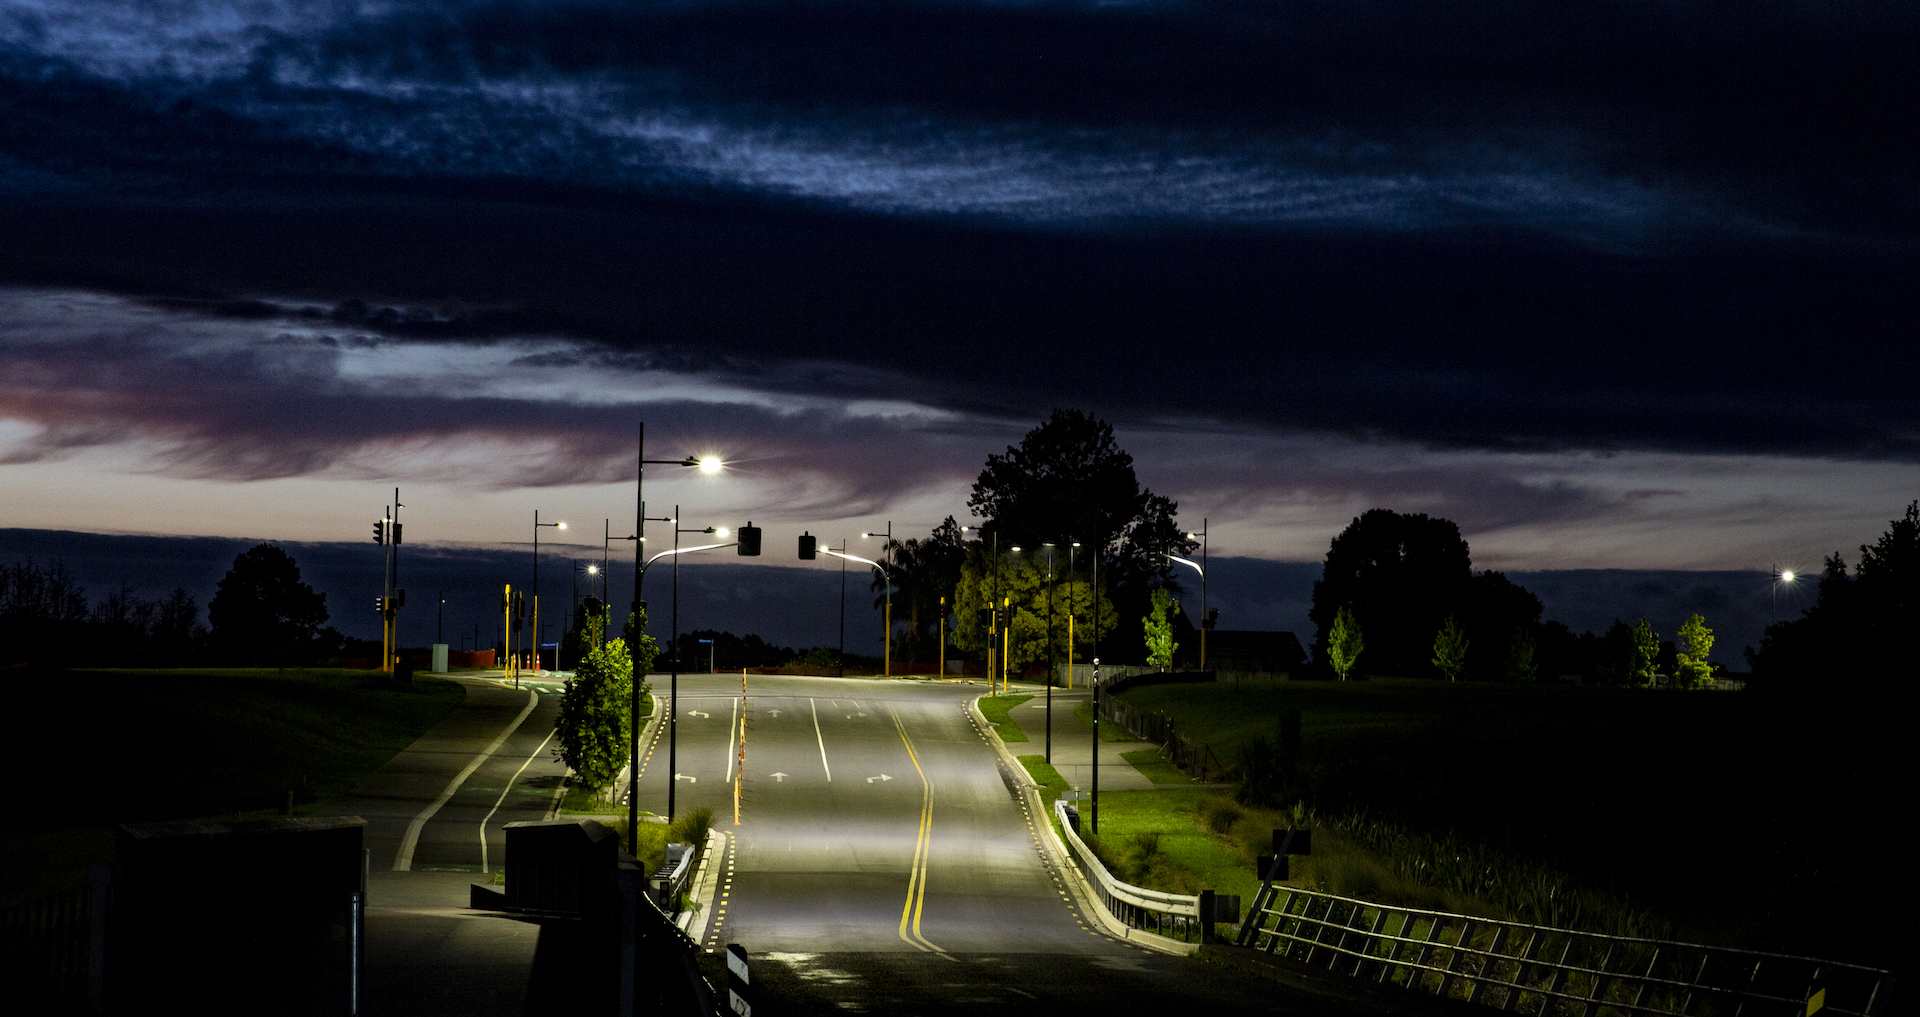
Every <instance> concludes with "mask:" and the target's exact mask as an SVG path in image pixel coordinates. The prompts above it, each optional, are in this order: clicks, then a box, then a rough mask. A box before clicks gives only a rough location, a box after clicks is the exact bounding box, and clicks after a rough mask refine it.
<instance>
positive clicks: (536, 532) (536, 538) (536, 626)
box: [533, 509, 567, 671]
mask: <svg viewBox="0 0 1920 1017" xmlns="http://www.w3.org/2000/svg"><path fill="white" fill-rule="evenodd" d="M542 526H551V527H553V528H554V529H557V530H564V529H566V528H567V524H566V523H564V522H558V523H543V522H541V521H540V510H539V509H534V510H533V669H534V670H535V671H538V670H540V665H541V660H540V527H542ZM554 663H555V664H558V663H559V661H557V660H556V661H554Z"/></svg>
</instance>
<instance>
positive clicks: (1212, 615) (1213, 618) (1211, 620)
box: [1202, 607, 1220, 629]
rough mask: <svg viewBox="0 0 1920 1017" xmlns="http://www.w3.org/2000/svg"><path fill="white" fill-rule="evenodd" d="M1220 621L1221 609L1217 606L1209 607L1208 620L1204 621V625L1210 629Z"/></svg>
mask: <svg viewBox="0 0 1920 1017" xmlns="http://www.w3.org/2000/svg"><path fill="white" fill-rule="evenodd" d="M1219 621H1220V609H1219V608H1217V607H1210V608H1207V620H1206V621H1205V622H1203V623H1202V627H1203V628H1209V629H1210V628H1213V627H1214V626H1215V625H1216V624H1218V623H1219Z"/></svg>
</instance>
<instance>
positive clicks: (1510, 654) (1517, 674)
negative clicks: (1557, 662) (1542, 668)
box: [1507, 628, 1540, 682]
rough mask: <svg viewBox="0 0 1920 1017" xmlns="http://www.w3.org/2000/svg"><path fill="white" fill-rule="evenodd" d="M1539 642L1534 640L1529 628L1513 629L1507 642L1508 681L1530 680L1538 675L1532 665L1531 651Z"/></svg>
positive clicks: (1537, 671)
mask: <svg viewBox="0 0 1920 1017" xmlns="http://www.w3.org/2000/svg"><path fill="white" fill-rule="evenodd" d="M1538 646H1539V644H1538V643H1536V642H1534V639H1533V632H1532V631H1531V630H1529V629H1525V628H1518V629H1514V630H1513V638H1512V640H1510V641H1509V642H1508V643H1507V680H1508V681H1510V682H1530V681H1533V680H1535V679H1536V678H1538V677H1539V676H1540V674H1539V669H1538V668H1536V667H1535V666H1534V663H1533V653H1534V650H1535V649H1536V648H1538Z"/></svg>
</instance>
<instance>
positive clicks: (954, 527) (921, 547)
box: [872, 516, 967, 661]
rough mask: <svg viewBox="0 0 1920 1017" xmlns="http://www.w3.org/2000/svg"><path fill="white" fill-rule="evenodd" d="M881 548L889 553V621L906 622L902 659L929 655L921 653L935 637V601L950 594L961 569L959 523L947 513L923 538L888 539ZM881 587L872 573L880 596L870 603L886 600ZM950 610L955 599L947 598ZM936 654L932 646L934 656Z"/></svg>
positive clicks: (937, 619) (883, 585)
mask: <svg viewBox="0 0 1920 1017" xmlns="http://www.w3.org/2000/svg"><path fill="white" fill-rule="evenodd" d="M885 550H888V551H890V552H892V557H893V566H892V568H891V569H890V570H889V571H890V572H891V574H892V576H893V590H894V594H893V624H894V626H895V627H896V628H897V627H899V626H901V625H903V624H904V625H905V626H906V629H907V638H906V641H905V646H906V653H907V659H908V660H915V661H917V660H922V659H931V657H926V656H923V655H924V654H926V651H927V650H928V648H930V647H933V644H934V643H935V642H936V641H938V639H939V635H938V633H939V631H940V600H941V598H943V597H945V598H951V597H952V596H953V590H954V587H955V586H957V585H958V584H959V582H960V567H961V565H962V564H963V563H964V562H965V561H966V558H967V545H966V541H964V540H963V539H961V534H960V526H959V524H958V523H955V522H954V521H953V517H952V516H948V517H947V518H946V521H945V522H942V523H941V524H940V525H939V526H936V527H934V529H933V534H932V535H931V536H929V537H928V538H927V539H925V540H914V539H909V540H904V541H902V540H895V541H890V542H889V543H888V544H887V545H886V548H885ZM886 585H887V584H886V580H884V579H882V578H880V574H879V572H878V571H876V572H875V573H874V576H873V584H872V589H873V590H874V591H875V592H876V593H880V594H881V596H878V597H875V598H874V606H875V607H878V606H880V605H881V604H882V603H884V602H885V600H886V597H885V590H886ZM953 609H954V602H953V601H952V600H949V601H948V603H947V610H948V611H949V612H951V611H952V610H953ZM939 653H940V651H939V650H938V649H935V651H934V655H936V656H937V655H939Z"/></svg>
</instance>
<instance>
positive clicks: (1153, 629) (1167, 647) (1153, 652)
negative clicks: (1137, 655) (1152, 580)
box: [1141, 590, 1180, 668]
mask: <svg viewBox="0 0 1920 1017" xmlns="http://www.w3.org/2000/svg"><path fill="white" fill-rule="evenodd" d="M1169 608H1171V610H1172V612H1173V614H1175V615H1178V614H1179V613H1180V602H1179V601H1177V600H1174V599H1173V598H1171V597H1169V596H1167V591H1165V590H1155V591H1153V610H1152V612H1151V613H1149V614H1148V615H1147V617H1146V618H1145V619H1143V620H1142V622H1141V625H1142V627H1144V628H1145V629H1146V636H1147V666H1148V667H1160V668H1164V667H1170V666H1172V664H1173V651H1175V650H1178V649H1179V648H1180V644H1179V643H1176V642H1174V641H1173V623H1172V622H1171V621H1169V620H1168V617H1167V612H1168V610H1169Z"/></svg>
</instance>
